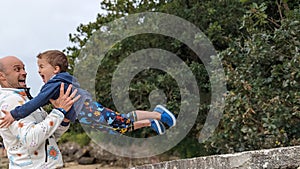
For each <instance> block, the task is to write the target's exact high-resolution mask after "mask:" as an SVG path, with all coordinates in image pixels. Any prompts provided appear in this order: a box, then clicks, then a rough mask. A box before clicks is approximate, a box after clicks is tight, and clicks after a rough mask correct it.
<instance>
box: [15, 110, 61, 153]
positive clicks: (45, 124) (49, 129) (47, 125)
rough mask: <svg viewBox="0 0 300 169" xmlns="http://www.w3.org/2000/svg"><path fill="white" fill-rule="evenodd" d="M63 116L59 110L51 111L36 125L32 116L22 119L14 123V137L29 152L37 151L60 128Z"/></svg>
mask: <svg viewBox="0 0 300 169" xmlns="http://www.w3.org/2000/svg"><path fill="white" fill-rule="evenodd" d="M63 118H64V114H63V113H62V112H60V111H59V110H56V109H53V110H52V111H51V112H50V114H49V115H48V116H47V117H46V118H45V119H44V120H43V121H42V122H39V123H37V122H36V121H35V119H34V117H33V116H27V117H26V118H24V119H21V120H19V121H16V122H15V123H17V124H15V125H14V127H15V128H12V131H17V132H16V133H15V134H17V135H16V137H18V138H19V139H20V141H21V142H22V143H23V145H25V146H26V147H27V148H28V149H29V150H35V149H37V148H38V147H39V146H40V145H41V144H42V143H44V142H45V140H46V139H48V138H49V137H50V136H51V135H53V134H54V133H55V132H56V130H57V128H58V127H59V126H60V123H61V122H62V120H63Z"/></svg>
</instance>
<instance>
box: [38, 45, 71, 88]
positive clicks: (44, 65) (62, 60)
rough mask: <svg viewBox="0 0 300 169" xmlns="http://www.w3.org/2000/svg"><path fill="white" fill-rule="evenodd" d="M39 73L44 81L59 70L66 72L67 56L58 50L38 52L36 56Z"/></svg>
mask: <svg viewBox="0 0 300 169" xmlns="http://www.w3.org/2000/svg"><path fill="white" fill-rule="evenodd" d="M37 58H38V61H37V62H38V67H39V74H40V76H41V77H42V79H43V81H44V83H46V82H48V81H49V79H51V77H52V76H53V75H55V74H57V73H60V72H66V71H67V69H68V59H67V56H66V55H65V54H64V53H63V52H61V51H59V50H48V51H45V52H43V53H40V54H39V55H38V56H37Z"/></svg>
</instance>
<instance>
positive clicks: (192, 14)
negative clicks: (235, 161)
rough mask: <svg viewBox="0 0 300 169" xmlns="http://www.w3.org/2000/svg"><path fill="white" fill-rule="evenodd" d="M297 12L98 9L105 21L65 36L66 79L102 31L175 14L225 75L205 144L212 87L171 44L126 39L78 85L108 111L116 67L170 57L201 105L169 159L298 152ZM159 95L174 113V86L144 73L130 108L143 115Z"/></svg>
mask: <svg viewBox="0 0 300 169" xmlns="http://www.w3.org/2000/svg"><path fill="white" fill-rule="evenodd" d="M298 4H299V3H298V2H296V1H284V0H283V1H263V0H259V1H253V0H241V1H236V0H226V1H224V0H218V1H208V0H203V1H197V0H176V1H155V0H147V1H137V0H132V1H124V0H121V1H116V2H110V1H105V2H102V3H101V8H102V9H103V10H105V11H107V14H99V15H98V17H97V20H96V22H94V23H89V24H87V25H83V24H81V25H80V26H79V27H78V28H77V33H74V34H70V41H71V42H73V43H74V44H75V45H74V46H72V47H68V48H67V49H66V52H67V53H68V57H69V60H70V65H71V71H70V72H71V73H72V72H73V69H74V66H75V63H76V62H78V60H80V58H78V56H79V54H80V52H81V51H82V50H84V48H85V45H87V42H88V40H89V39H90V38H91V37H92V35H93V33H94V32H95V31H98V30H101V28H102V25H105V24H106V23H109V22H111V21H113V20H115V19H119V18H121V17H123V16H126V15H129V14H135V13H138V12H145V11H157V12H164V13H169V14H173V15H176V16H179V17H181V18H183V19H186V20H188V21H189V22H191V23H193V24H194V25H196V26H197V27H198V28H200V29H201V30H202V31H203V32H204V33H205V34H206V35H207V36H208V38H209V39H210V41H211V42H212V44H213V45H214V47H215V48H216V49H217V50H218V52H219V56H220V57H221V58H222V62H223V65H224V70H225V72H226V77H227V79H226V80H227V88H228V93H227V97H226V106H225V110H224V114H223V118H222V121H221V123H220V125H219V127H218V129H217V131H216V133H215V134H214V136H213V137H212V138H211V139H210V140H208V141H207V142H206V143H205V144H199V143H198V141H197V136H198V133H199V130H200V129H201V128H202V127H203V123H204V121H205V119H206V115H207V112H208V110H209V108H210V107H209V105H210V95H211V93H210V79H209V77H208V74H207V72H206V70H205V67H204V66H203V64H202V62H201V60H199V59H198V57H197V56H196V54H195V53H194V52H193V51H192V50H190V49H189V48H188V46H186V45H185V44H183V43H181V42H179V41H177V40H176V39H172V38H170V37H166V36H161V35H153V34H142V35H137V36H133V37H130V38H126V39H124V40H122V41H121V42H119V43H117V44H115V45H114V46H113V47H112V48H111V50H110V51H109V52H108V53H107V54H106V55H105V56H103V57H104V58H103V60H102V62H101V67H99V68H98V71H97V79H96V80H95V81H92V82H91V81H88V79H87V80H86V82H85V83H86V84H83V85H84V86H87V87H88V86H94V85H90V84H91V83H92V84H95V88H96V96H97V97H96V98H97V100H100V102H102V103H103V104H104V105H105V106H107V107H111V108H114V105H113V102H112V96H111V86H110V84H111V83H110V82H111V79H112V75H113V72H114V71H115V70H116V67H117V65H118V64H119V63H120V62H121V61H122V60H123V59H124V58H126V57H127V56H128V55H130V54H131V53H133V52H136V51H139V50H141V49H146V48H161V49H165V50H168V51H170V52H172V53H176V54H177V55H178V56H179V57H180V58H181V59H182V60H183V61H184V62H185V63H186V64H187V65H188V66H189V67H190V69H191V70H192V72H193V74H194V75H195V77H196V79H197V82H198V85H199V88H200V89H201V91H200V94H201V95H202V96H205V97H206V98H207V99H206V100H201V103H200V104H201V107H200V109H199V116H198V118H197V120H196V124H195V125H194V127H193V129H192V130H191V131H190V133H189V134H188V137H186V138H185V139H184V140H183V141H182V142H181V143H180V144H179V145H178V146H176V147H175V148H173V149H172V150H171V151H170V152H168V153H173V154H177V153H179V154H180V156H181V157H182V158H186V157H194V156H200V155H208V154H214V153H227V152H236V151H244V150H253V149H260V148H268V147H276V146H288V145H295V144H299V134H297V133H300V132H299V124H300V123H299V84H298V82H299V73H298V72H299V30H300V29H299V13H300V12H299V5H298ZM103 30H104V32H105V31H106V29H103ZM145 39H147V40H146V41H145ZM98 43H99V44H100V46H101V42H100V41H99V42H98ZM90 67H91V65H85V66H83V70H82V72H85V73H86V74H87V75H88V74H89V68H90ZM157 88H159V89H162V90H163V91H164V92H165V93H167V97H168V103H167V104H168V107H170V109H171V110H172V111H174V112H175V113H178V112H177V111H176V110H178V109H179V106H180V105H178V100H180V90H179V88H178V86H177V84H176V82H175V81H174V79H173V78H172V77H170V76H169V75H168V74H166V73H165V72H162V71H158V70H154V69H150V70H145V71H143V72H140V73H139V74H138V75H136V76H135V78H134V79H133V80H132V82H131V85H130V100H131V102H132V103H133V104H134V105H135V106H136V108H138V109H147V108H149V107H150V104H149V101H148V96H149V94H150V93H151V91H153V90H154V89H157ZM91 90H93V89H91ZM297 126H298V127H297ZM147 132H148V131H147ZM147 132H145V131H144V130H141V131H140V132H138V133H132V134H131V135H133V136H137V137H147V135H146V133H147ZM204 146H206V148H207V150H205V149H204ZM195 150H196V151H195Z"/></svg>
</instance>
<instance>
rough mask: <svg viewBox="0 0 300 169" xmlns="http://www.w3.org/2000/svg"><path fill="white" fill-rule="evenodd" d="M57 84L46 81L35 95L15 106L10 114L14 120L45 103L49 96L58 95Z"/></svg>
mask: <svg viewBox="0 0 300 169" xmlns="http://www.w3.org/2000/svg"><path fill="white" fill-rule="evenodd" d="M59 86H60V82H56V83H51V84H48V83H46V84H45V85H44V86H43V87H42V89H41V91H40V93H39V94H38V95H37V96H36V97H34V98H33V99H31V100H30V101H28V102H26V103H25V104H23V105H22V106H17V107H16V108H15V109H14V110H11V111H10V113H11V115H12V116H13V118H14V119H15V120H20V119H21V118H25V117H27V116H28V115H29V114H31V113H32V112H33V111H35V110H36V109H38V108H39V107H42V106H44V105H46V104H47V103H48V102H49V100H50V99H51V98H53V97H54V96H58V94H59Z"/></svg>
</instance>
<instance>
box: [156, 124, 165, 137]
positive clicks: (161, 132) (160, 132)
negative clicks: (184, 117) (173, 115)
mask: <svg viewBox="0 0 300 169" xmlns="http://www.w3.org/2000/svg"><path fill="white" fill-rule="evenodd" d="M153 121H154V123H155V124H156V126H157V129H158V133H159V135H162V134H164V133H165V132H163V131H162V130H161V127H160V124H159V122H158V121H157V120H153Z"/></svg>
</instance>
